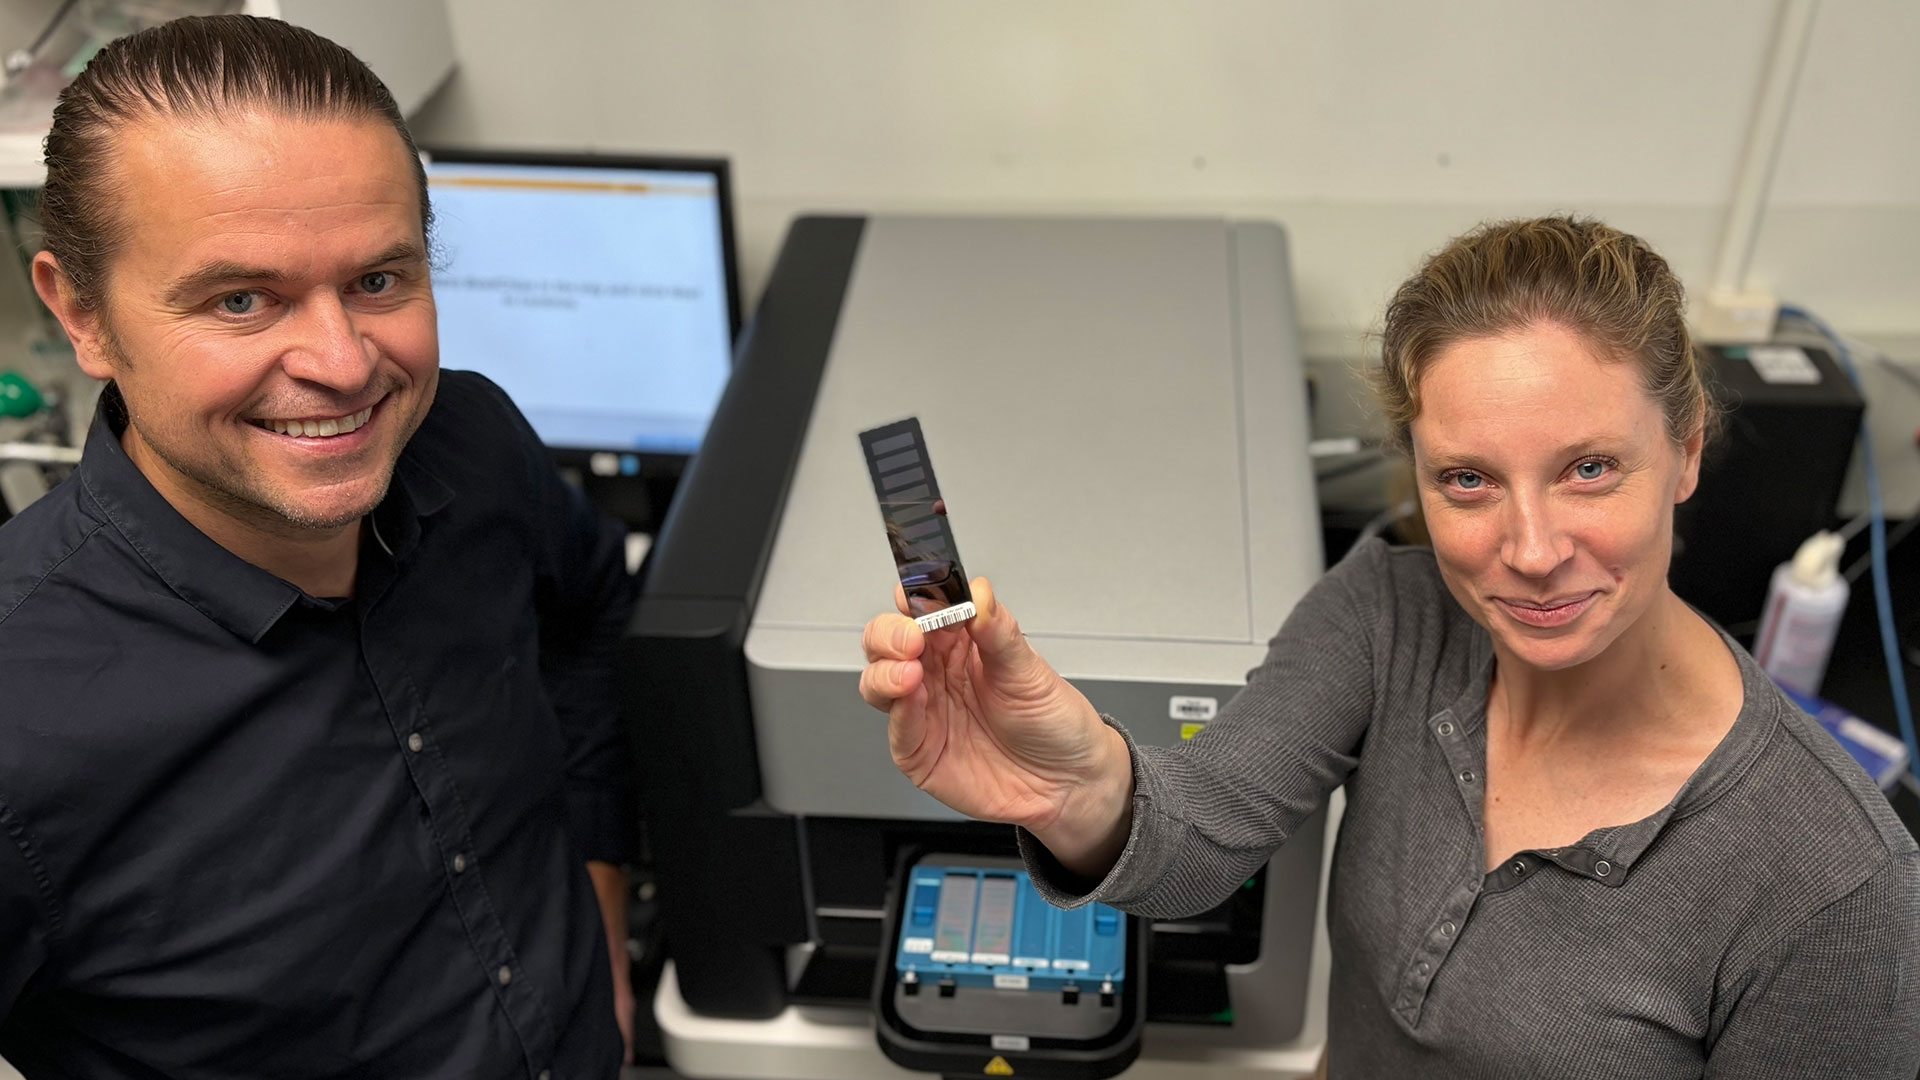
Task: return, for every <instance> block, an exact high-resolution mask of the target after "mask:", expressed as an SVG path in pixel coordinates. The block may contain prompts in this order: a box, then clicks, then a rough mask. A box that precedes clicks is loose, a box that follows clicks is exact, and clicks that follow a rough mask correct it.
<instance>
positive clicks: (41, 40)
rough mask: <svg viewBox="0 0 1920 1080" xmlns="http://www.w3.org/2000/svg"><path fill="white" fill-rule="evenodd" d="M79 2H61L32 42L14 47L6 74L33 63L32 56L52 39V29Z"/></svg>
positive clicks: (8, 58) (76, 0) (71, 0)
mask: <svg viewBox="0 0 1920 1080" xmlns="http://www.w3.org/2000/svg"><path fill="white" fill-rule="evenodd" d="M79 2H80V0H67V2H66V3H64V4H61V5H60V10H58V11H56V12H54V13H53V18H51V19H48V20H47V25H46V27H45V28H44V29H42V30H41V31H40V35H39V36H38V37H36V38H34V39H33V44H31V45H29V46H27V47H26V48H24V49H15V50H14V51H13V52H12V53H11V54H9V55H8V56H7V64H6V67H7V74H8V75H17V74H19V73H20V72H22V71H24V70H26V67H27V65H28V64H31V63H33V58H34V56H35V55H36V54H38V53H39V52H40V50H41V49H42V48H45V47H46V44H47V42H48V41H49V40H51V39H52V37H53V31H54V30H55V28H57V27H58V26H59V25H60V20H61V19H64V18H66V17H67V12H69V11H72V10H73V5H75V4H77V3H79Z"/></svg>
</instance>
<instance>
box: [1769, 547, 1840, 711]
mask: <svg viewBox="0 0 1920 1080" xmlns="http://www.w3.org/2000/svg"><path fill="white" fill-rule="evenodd" d="M1846 547H1847V542H1846V540H1844V539H1843V538H1841V536H1840V535H1839V534H1838V533H1830V532H1817V533H1814V534H1813V535H1812V536H1810V537H1808V538H1807V540H1806V542H1805V543H1803V544H1801V545H1800V550H1799V551H1797V552H1794V555H1793V561H1792V562H1785V563H1781V564H1780V566H1779V568H1778V569H1776V570H1775V571H1774V572H1773V587H1772V588H1770V589H1769V590H1767V612H1766V615H1765V616H1764V617H1763V618H1762V619H1761V620H1760V636H1759V637H1758V638H1756V639H1755V645H1754V650H1753V656H1754V659H1756V660H1758V661H1760V666H1761V667H1762V668H1764V669H1766V672H1767V674H1768V675H1771V676H1773V678H1774V681H1775V682H1778V683H1780V684H1781V685H1782V686H1786V687H1788V688H1790V689H1793V690H1798V691H1800V692H1801V693H1803V694H1817V693H1819V692H1820V680H1821V679H1822V678H1825V677H1826V674H1827V658H1828V657H1829V656H1831V655H1832V654H1833V639H1834V637H1835V636H1836V635H1838V634H1839V632H1840V617H1841V616H1842V615H1844V614H1846V611H1847V582H1846V579H1845V578H1843V577H1841V576H1840V553H1841V552H1843V551H1845V550H1846Z"/></svg>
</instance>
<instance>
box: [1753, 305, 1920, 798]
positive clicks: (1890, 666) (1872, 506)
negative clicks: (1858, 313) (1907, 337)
mask: <svg viewBox="0 0 1920 1080" xmlns="http://www.w3.org/2000/svg"><path fill="white" fill-rule="evenodd" d="M1780 314H1781V315H1785V316H1791V317H1793V318H1797V319H1803V320H1805V321H1806V322H1807V323H1809V324H1810V325H1812V327H1813V328H1814V329H1815V330H1818V331H1819V332H1820V336H1821V337H1823V338H1826V339H1827V343H1828V344H1830V345H1832V346H1833V351H1834V353H1835V355H1836V356H1838V357H1839V360H1840V366H1841V367H1843V368H1845V369H1846V372H1847V378H1848V379H1849V380H1851V381H1852V383H1853V388H1854V390H1855V391H1856V392H1858V393H1859V395H1860V400H1862V401H1865V400H1866V397H1867V388H1866V387H1865V386H1864V385H1862V384H1861V382H1860V372H1859V370H1858V369H1856V368H1855V367H1854V366H1853V354H1852V353H1851V352H1850V351H1848V349H1847V343H1846V342H1845V341H1842V340H1841V338H1840V335H1839V334H1836V333H1834V332H1833V328H1832V327H1830V326H1828V325H1827V324H1826V323H1825V322H1823V321H1821V319H1820V317H1819V316H1817V315H1815V314H1813V313H1812V312H1811V311H1806V310H1803V309H1801V308H1795V307H1782V308H1781V309H1780ZM1860 461H1861V465H1862V466H1863V467H1864V469H1865V471H1866V474H1867V512H1868V515H1869V518H1868V521H1869V525H1868V530H1867V535H1868V538H1869V541H1870V544H1871V551H1872V555H1873V606H1874V608H1875V609H1876V610H1877V611H1878V612H1879V615H1880V646H1881V649H1882V650H1883V651H1884V652H1885V653H1886V656H1887V679H1888V681H1889V682H1890V683H1891V685H1892V687H1893V715H1894V717H1895V719H1897V720H1899V721H1900V737H1901V738H1902V739H1904V740H1906V743H1907V771H1908V772H1910V773H1912V774H1913V777H1914V779H1915V780H1920V742H1916V740H1915V739H1914V734H1913V706H1912V705H1911V704H1909V703H1908V701H1907V676H1906V672H1905V671H1904V670H1903V668H1902V666H1901V659H1900V635H1899V634H1898V633H1897V632H1896V631H1895V630H1894V627H1893V590H1892V588H1891V587H1890V586H1889V585H1888V584H1887V512H1886V508H1885V507H1884V506H1883V505H1881V502H1880V470H1879V468H1878V467H1877V466H1876V465H1875V464H1874V460H1873V439H1872V437H1871V436H1870V434H1869V429H1868V427H1867V420H1866V417H1865V416H1862V417H1861V418H1860Z"/></svg>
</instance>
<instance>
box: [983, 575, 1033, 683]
mask: <svg viewBox="0 0 1920 1080" xmlns="http://www.w3.org/2000/svg"><path fill="white" fill-rule="evenodd" d="M972 588H973V606H974V611H975V614H974V617H973V619H972V620H971V621H970V622H968V623H967V633H968V634H970V635H971V636H972V637H973V643H974V646H975V647H976V648H978V649H979V650H980V663H981V665H982V666H983V667H984V668H985V669H986V672H987V676H988V677H989V678H990V679H992V680H994V681H995V682H999V681H1003V680H1012V681H1022V680H1026V679H1031V678H1033V677H1034V676H1035V675H1037V674H1038V673H1039V672H1040V671H1043V670H1046V661H1044V660H1042V659H1041V658H1040V654H1039V653H1037V652H1034V651H1033V646H1031V645H1028V644H1027V636H1026V635H1025V634H1023V633H1021V632H1020V624H1019V623H1018V622H1017V621H1015V619H1014V617H1013V613H1012V612H1011V611H1008V610H1007V609H1006V606H1005V605H1004V604H1002V603H1000V600H999V598H998V597H996V596H995V595H994V594H993V585H992V584H991V583H990V582H988V581H987V579H986V578H974V579H973V585H972Z"/></svg>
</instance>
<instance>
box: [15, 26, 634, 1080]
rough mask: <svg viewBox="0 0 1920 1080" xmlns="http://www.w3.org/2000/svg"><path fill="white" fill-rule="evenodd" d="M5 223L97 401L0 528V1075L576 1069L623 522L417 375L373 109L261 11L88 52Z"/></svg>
mask: <svg viewBox="0 0 1920 1080" xmlns="http://www.w3.org/2000/svg"><path fill="white" fill-rule="evenodd" d="M43 217H44V224H45V227H46V231H47V250H46V251H44V252H41V253H40V254H39V255H38V256H36V258H35V259H34V265H33V278H34V285H35V287H36V289H37V290H38V291H39V293H40V296H41V297H42V299H44V300H45V301H46V303H47V305H48V307H49V308H51V309H52V311H53V312H54V314H55V315H56V316H57V317H58V318H59V319H60V322H61V324H62V325H63V326H64V327H65V328H66V331H67V334H68V336H69V337H70V338H71V339H72V341H73V345H74V349H75V353H76V356H77V358H78V360H79V363H80V366H81V367H82V369H83V370H85V371H86V372H87V374H89V375H92V376H94V377H95V378H99V379H103V380H109V383H108V386H107V388H106V390H105V392H104V394H103V397H102V404H101V409H100V413H99V415H98V417H97V418H96V419H95V422H94V426H93V430H92V432H91V434H90V435H89V437H88V442H87V447H86V454H85V459H84V461H83V462H82V464H81V466H80V468H79V470H78V472H77V473H76V474H75V476H74V477H73V478H72V479H71V480H69V481H68V482H67V483H66V484H64V485H62V486H61V488H59V489H58V490H56V491H55V492H54V493H52V494H51V495H49V496H48V497H46V498H45V499H42V500H41V501H40V502H39V503H36V504H35V505H34V506H32V507H31V508H29V509H28V510H27V511H26V512H25V513H23V514H21V515H20V516H19V517H17V518H15V519H14V520H13V521H11V522H9V523H8V524H7V525H6V527H5V528H4V529H0V687H4V694H5V704H4V706H0V1056H4V1057H5V1058H7V1059H8V1060H10V1061H11V1062H13V1064H14V1065H15V1066H17V1067H18V1068H20V1069H21V1070H22V1071H23V1072H25V1073H26V1074H27V1075H28V1076H29V1077H41V1076H47V1077H89V1078H95V1077H108V1078H111V1077H135V1076H138V1077H152V1076H195V1077H242V1076H245V1077H262V1076H272V1077H300V1076H346V1075H352V1076H379V1077H403V1076H461V1077H469V1076H474V1077H478V1076H489V1077H492V1076H499V1077H505V1076H524V1077H528V1078H540V1080H545V1078H548V1077H552V1076H567V1077H574V1076H596V1075H597V1076H611V1075H613V1074H614V1072H615V1071H616V1070H617V1068H618V1065H619V1062H620V1059H621V1038H622V1030H623V1029H626V1027H627V1024H628V1023H629V1022H630V1017H631V1011H632V994H631V991H630V989H628V987H627V978H626V955H625V941H624V939H625V916H624V906H623V905H624V897H625V880H624V878H623V876H622V875H621V873H620V871H619V870H618V868H617V867H618V864H619V863H620V862H621V861H623V859H624V858H625V856H626V854H627V849H628V845H629V843H630V835H629V834H630V832H631V829H632V824H633V815H632V813H631V811H630V809H629V807H630V802H631V793H630V791H629V790H627V777H628V775H629V772H630V770H629V768H628V759H627V753H626V749H625V746H624V743H623V740H622V738H621V734H620V727H619V724H618V717H617V708H616V706H615V704H614V701H613V693H612V686H611V683H612V678H611V657H612V653H613V647H614V644H615V642H616V641H617V639H618V636H619V633H620V630H621V627H622V626H623V624H624V621H625V617H626V614H627V611H628V609H629V607H630V605H631V602H632V596H633V589H632V584H631V579H630V577H629V576H628V575H627V573H626V572H625V566H624V559H623V544H622V538H621V536H620V532H619V530H618V528H617V527H615V526H612V525H610V524H609V523H607V522H605V521H604V519H602V518H600V517H599V516H598V515H596V514H595V513H594V512H593V511H592V510H591V509H590V508H589V507H588V506H587V504H586V503H585V501H584V500H583V499H582V498H581V497H580V495H579V494H578V493H577V492H575V491H573V490H572V489H571V488H569V487H568V486H567V485H566V484H564V483H563V482H562V481H561V480H560V479H559V478H558V476H557V475H556V474H555V472H554V470H553V468H552V467H551V465H550V463H549V462H548V461H547V459H546V457H545V455H544V452H543V450H542V448H541V447H540V445H539V443H538V441H537V439H536V438H535V436H534V435H533V433H532V430H531V429H530V428H529V427H528V425H527V424H526V422H525V421H524V420H523V419H522V418H521V416H520V414H519V413H518V412H517V411H516V410H515V409H514V407H513V405H512V404H511V403H510V402H509V401H508V400H507V399H506V397H505V396H504V395H503V394H502V393H501V392H500V391H499V389H498V388H496V387H494V386H493V385H492V384H491V383H488V382H487V381H485V380H484V379H482V378H480V377H478V376H475V375H471V374H467V373H462V372H445V373H443V372H441V371H440V368H439V348H438V341H437V336H436V326H435V316H434V303H433V291H432V287H431V280H430V272H429V264H428V251H429V245H430V237H429V227H430V223H431V215H430V213H429V211H428V205H427V201H426V185H425V181H424V176H423V173H422V170H421V168H420V163H419V159H418V156H417V155H416V153H415V152H414V149H413V144H412V141H411V139H410V138H409V136H408V135H407V131H406V128H405V125H404V124H403V123H402V121H401V118H400V115H399V112H398V110H397V109H396V108H395V107H394V104H393V99H392V98H391V96H390V95H388V93H387V91H386V89H385V87H384V86H382V85H381V84H380V82H379V80H378V79H377V78H375V77H374V76H373V74H372V72H370V71H368V70H367V69H366V67H365V66H364V65H363V64H361V63H360V62H359V61H358V60H356V59H354V58H353V56H352V55H351V54H350V53H348V52H346V50H344V49H341V48H339V47H338V46H336V45H334V44H333V43H331V42H328V41H326V40H324V39H322V38H319V37H317V36H316V35H314V34H311V33H309V32H306V31H304V30H299V29H296V28H294V27H291V26H288V25H287V24H285V23H280V22H273V21H269V20H259V19H249V18H244V17H240V16H231V17H219V18H209V19H187V20H180V21H178V22H174V23H169V24H166V25H163V26H160V27H156V28H154V29H152V30H148V31H144V32H142V33H140V34H136V35H133V36H131V37H128V38H123V39H121V40H119V41H116V42H113V43H112V44H110V45H108V46H107V47H106V49H104V50H103V51H102V52H101V53H100V54H99V55H98V56H97V57H95V58H94V59H93V61H92V62H91V63H90V64H89V65H88V67H87V69H86V70H85V71H84V72H83V73H82V74H81V75H80V77H79V78H78V79H77V80H76V81H75V83H74V84H73V85H72V86H71V87H69V88H68V89H67V91H66V92H65V93H64V94H63V95H62V97H61V101H60V104H59V107H58V109H57V110H56V112H55V123H54V128H53V131H52V134H51V135H50V136H49V138H48V140H47V187H46V191H45V195H44V201H43ZM583 864H585V865H584V868H583ZM610 976H611V977H610ZM616 1014H617V1015H618V1016H619V1017H620V1023H619V1025H618V1026H616V1023H615V1018H616Z"/></svg>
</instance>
